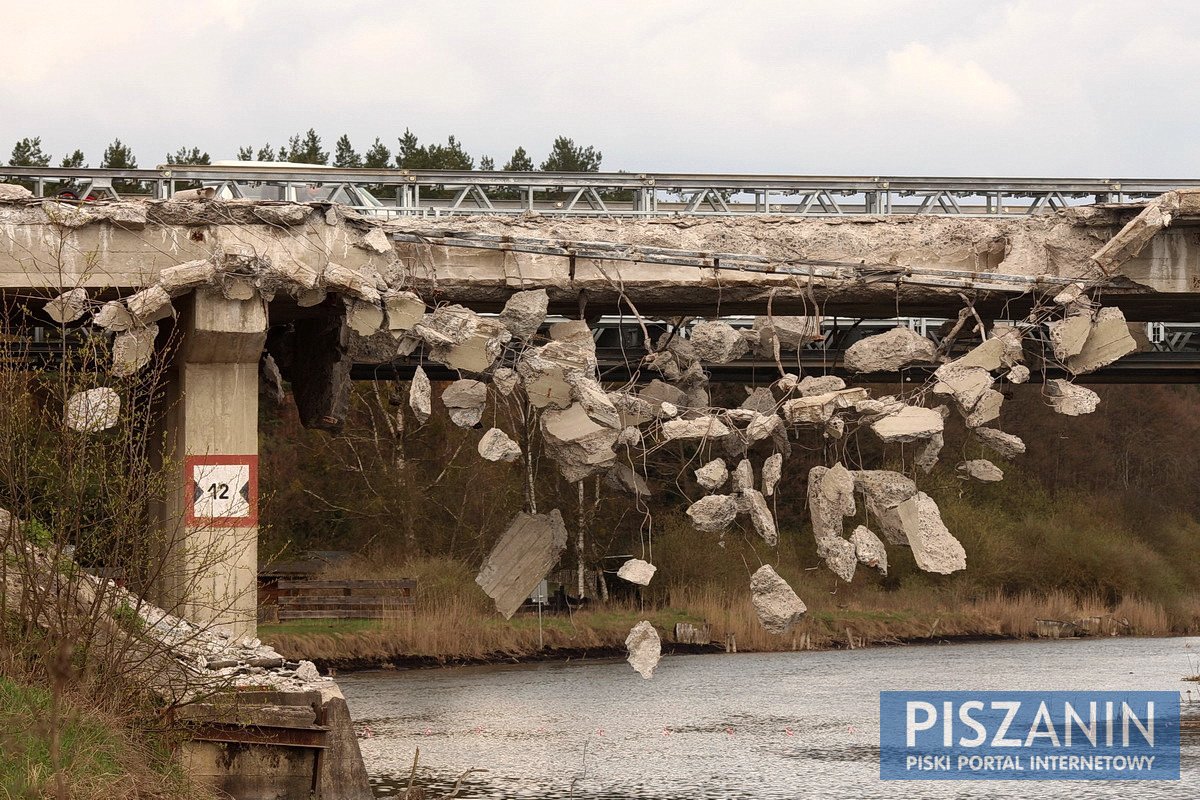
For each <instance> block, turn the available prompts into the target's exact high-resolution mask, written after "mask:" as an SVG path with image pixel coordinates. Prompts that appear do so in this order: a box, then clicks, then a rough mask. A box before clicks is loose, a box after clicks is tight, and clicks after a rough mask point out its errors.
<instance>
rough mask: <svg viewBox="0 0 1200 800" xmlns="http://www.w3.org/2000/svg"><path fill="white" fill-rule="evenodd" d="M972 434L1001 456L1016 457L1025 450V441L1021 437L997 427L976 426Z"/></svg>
mask: <svg viewBox="0 0 1200 800" xmlns="http://www.w3.org/2000/svg"><path fill="white" fill-rule="evenodd" d="M971 434H972V435H973V436H974V437H975V438H976V439H978V440H979V442H980V444H982V445H983V446H984V447H986V448H988V449H989V450H991V451H993V452H994V453H996V454H997V455H998V456H1000V457H1001V458H1016V457H1017V456H1019V455H1021V454H1022V453H1024V452H1025V442H1023V441H1021V437H1019V436H1014V435H1013V434H1011V433H1005V432H1004V431H1000V430H996V429H995V428H975V429H973V430H972V431H971Z"/></svg>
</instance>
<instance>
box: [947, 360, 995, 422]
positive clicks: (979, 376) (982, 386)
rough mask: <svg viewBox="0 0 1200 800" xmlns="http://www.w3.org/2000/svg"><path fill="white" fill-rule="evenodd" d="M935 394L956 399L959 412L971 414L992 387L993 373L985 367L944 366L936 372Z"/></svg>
mask: <svg viewBox="0 0 1200 800" xmlns="http://www.w3.org/2000/svg"><path fill="white" fill-rule="evenodd" d="M933 377H934V379H935V381H936V382H935V383H934V385H933V393H934V394H937V395H942V396H945V397H952V398H954V402H955V403H956V404H957V405H958V410H959V411H960V412H962V413H963V414H969V413H971V409H973V408H975V404H976V403H978V402H979V398H980V397H982V396H983V393H984V392H986V391H987V390H988V389H990V388H991V386H992V373H990V372H988V371H987V370H986V369H984V368H983V367H969V366H968V367H959V366H955V365H954V364H943V365H942V366H940V367H938V368H937V370H935V371H934V373H933Z"/></svg>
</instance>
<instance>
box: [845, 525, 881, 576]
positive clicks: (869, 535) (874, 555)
mask: <svg viewBox="0 0 1200 800" xmlns="http://www.w3.org/2000/svg"><path fill="white" fill-rule="evenodd" d="M850 543H851V544H852V545H854V555H855V557H856V558H857V559H858V563H860V564H865V565H866V566H868V567H872V568H874V569H877V570H879V574H880V575H887V571H888V561H887V548H885V547H884V545H883V542H882V541H881V540H880V538H879V537H878V536H876V535H875V534H874V533H873V532H872V531H871V529H870V528H868V527H867V526H865V525H859V526H858V527H857V528H855V529H854V531H853V532H852V533H851V534H850Z"/></svg>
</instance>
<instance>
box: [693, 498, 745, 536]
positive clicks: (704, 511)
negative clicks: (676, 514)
mask: <svg viewBox="0 0 1200 800" xmlns="http://www.w3.org/2000/svg"><path fill="white" fill-rule="evenodd" d="M737 511H738V509H737V500H736V499H735V498H734V497H733V496H732V495H728V494H709V495H705V496H704V497H701V498H700V499H699V500H697V501H696V502H694V503H692V504H691V505H690V506H688V509H687V512H686V513H687V515H688V519H690V520H691V521H692V525H693V526H694V527H695V528H696V529H697V530H700V531H704V532H705V533H720V532H721V531H723V530H725V529H726V528H728V527H729V526H730V525H731V524H733V520H734V519H735V518H736V517H737Z"/></svg>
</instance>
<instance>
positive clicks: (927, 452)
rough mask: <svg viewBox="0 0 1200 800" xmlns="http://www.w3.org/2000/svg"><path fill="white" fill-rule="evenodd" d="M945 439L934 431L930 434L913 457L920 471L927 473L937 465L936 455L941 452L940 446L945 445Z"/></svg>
mask: <svg viewBox="0 0 1200 800" xmlns="http://www.w3.org/2000/svg"><path fill="white" fill-rule="evenodd" d="M945 444H946V440H945V438H944V437H943V435H942V434H940V433H935V434H934V435H933V436H930V437H929V439H928V441H926V442H925V446H924V447H922V448H921V452H919V453H917V457H916V458H915V459H914V461H915V462H916V465H917V466H918V467H919V468H920V469H921V472H923V473H925V474H926V475H928V474H929V473H930V472H932V471H933V468H934V466H936V465H937V461H938V456H939V455H941V453H942V447H943V446H945Z"/></svg>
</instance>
